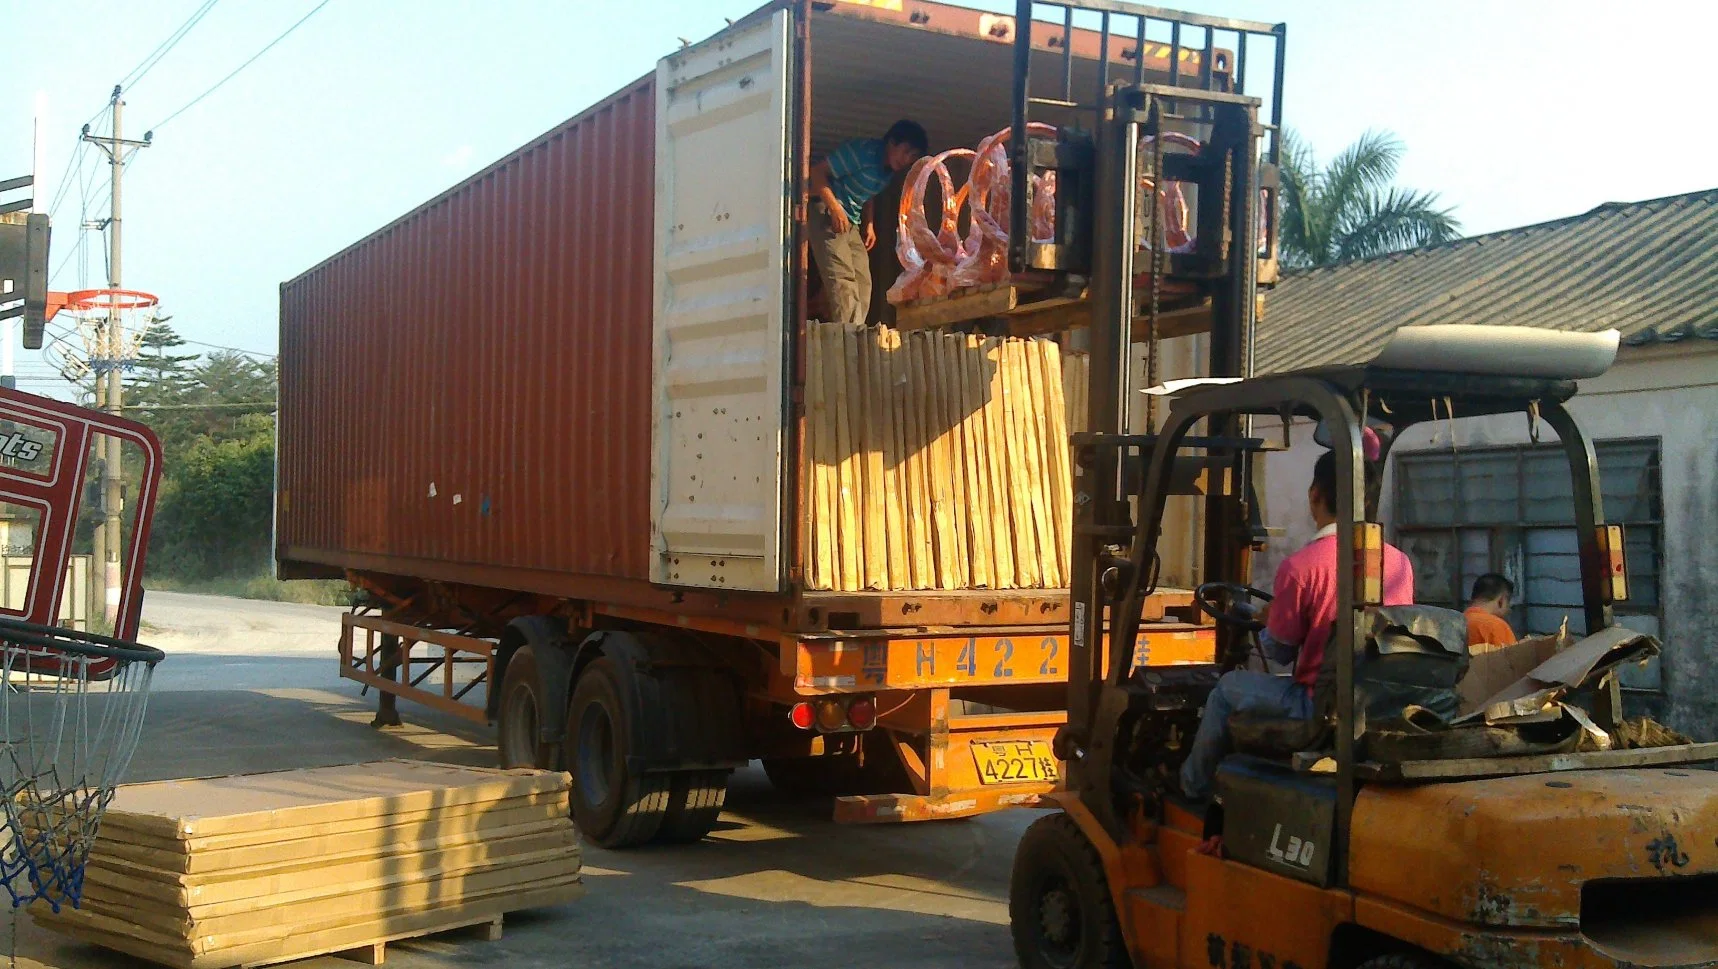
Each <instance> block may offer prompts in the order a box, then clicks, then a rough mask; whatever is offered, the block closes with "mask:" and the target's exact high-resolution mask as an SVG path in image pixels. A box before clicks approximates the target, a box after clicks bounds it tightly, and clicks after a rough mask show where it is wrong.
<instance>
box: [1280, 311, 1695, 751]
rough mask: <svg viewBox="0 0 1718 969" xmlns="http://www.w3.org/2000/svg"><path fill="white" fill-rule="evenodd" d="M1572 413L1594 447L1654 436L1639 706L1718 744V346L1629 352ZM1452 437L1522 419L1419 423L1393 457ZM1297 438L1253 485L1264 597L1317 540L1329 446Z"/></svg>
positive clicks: (1388, 490)
mask: <svg viewBox="0 0 1718 969" xmlns="http://www.w3.org/2000/svg"><path fill="white" fill-rule="evenodd" d="M1569 410H1570V413H1572V414H1573V415H1574V417H1575V419H1576V420H1577V421H1579V422H1580V424H1581V427H1582V429H1583V430H1584V431H1585V432H1586V434H1587V436H1588V437H1589V438H1591V439H1593V440H1606V439H1614V438H1642V437H1657V438H1658V439H1659V442H1660V443H1659V454H1660V468H1661V482H1660V489H1661V497H1662V505H1663V509H1664V526H1663V532H1662V535H1663V544H1662V556H1663V562H1662V569H1663V571H1662V574H1661V577H1660V596H1661V603H1662V605H1661V610H1662V613H1663V636H1662V638H1663V640H1664V647H1665V651H1664V657H1663V670H1664V678H1663V682H1664V699H1663V702H1662V704H1660V703H1655V702H1651V701H1650V700H1649V698H1645V697H1640V698H1637V701H1636V702H1637V703H1639V704H1640V705H1641V708H1643V709H1647V710H1651V711H1652V712H1655V713H1658V712H1662V715H1663V717H1664V718H1665V719H1666V720H1667V722H1668V723H1669V724H1670V725H1671V726H1673V727H1675V728H1677V729H1679V730H1682V731H1684V732H1686V733H1690V734H1693V735H1694V736H1695V737H1696V738H1697V739H1701V740H1712V739H1718V665H1715V664H1714V662H1713V660H1714V658H1715V657H1718V584H1715V583H1714V582H1713V581H1712V579H1711V577H1712V576H1714V575H1718V343H1713V342H1710V341H1690V342H1685V343H1678V344H1672V345H1668V346H1649V347H1642V348H1626V347H1625V348H1624V349H1623V351H1622V353H1621V354H1620V355H1619V358H1618V362H1617V364H1616V365H1615V366H1614V367H1612V368H1611V370H1610V371H1609V372H1608V373H1606V374H1604V375H1602V376H1600V377H1598V378H1595V379H1593V380H1586V381H1582V382H1581V392H1580V394H1579V395H1578V396H1577V397H1575V398H1574V400H1572V401H1571V402H1570V404H1569ZM1257 433H1259V434H1260V435H1261V436H1265V437H1268V438H1277V437H1280V435H1281V433H1282V431H1281V427H1280V425H1279V424H1278V423H1277V422H1276V421H1274V420H1269V419H1263V420H1260V421H1258V423H1257ZM1452 434H1453V436H1454V445H1455V446H1457V447H1484V446H1489V445H1506V444H1522V443H1526V442H1527V440H1528V435H1527V420H1526V418H1525V417H1524V416H1522V415H1519V414H1509V415H1499V416H1495V417H1485V418H1472V419H1465V420H1464V419H1458V420H1456V421H1454V422H1453V423H1452V422H1440V423H1438V424H1429V423H1428V424H1422V425H1418V426H1416V427H1413V428H1409V429H1408V430H1407V431H1405V432H1404V433H1403V434H1402V436H1401V438H1400V439H1399V440H1398V441H1397V443H1396V445H1395V448H1394V451H1393V453H1400V452H1405V451H1413V450H1425V449H1428V448H1432V447H1439V448H1449V447H1450V446H1451V443H1452V442H1451V435H1452ZM1290 437H1291V441H1292V446H1291V447H1290V448H1289V449H1288V450H1286V451H1279V452H1276V453H1273V454H1271V455H1269V456H1268V457H1267V458H1266V459H1265V461H1264V462H1263V465H1264V469H1263V472H1262V475H1261V477H1262V480H1260V481H1257V482H1256V483H1255V484H1256V488H1257V490H1258V493H1259V494H1260V496H1261V502H1262V503H1263V506H1264V507H1263V515H1264V520H1265V524H1266V525H1267V526H1269V527H1273V528H1278V529H1281V532H1280V533H1278V534H1275V535H1273V539H1272V542H1271V545H1270V547H1269V548H1268V549H1266V550H1265V552H1264V553H1262V554H1261V555H1259V556H1257V557H1255V559H1254V570H1253V579H1254V584H1255V585H1259V586H1260V587H1261V588H1266V589H1268V588H1269V587H1270V582H1271V578H1272V576H1273V575H1275V573H1276V567H1277V564H1278V563H1279V562H1281V560H1282V558H1283V557H1284V556H1285V555H1287V554H1288V553H1290V552H1292V551H1294V550H1295V549H1297V548H1299V547H1300V546H1301V545H1303V544H1305V543H1306V541H1307V540H1308V539H1309V538H1310V537H1311V535H1312V532H1313V527H1312V521H1311V519H1310V518H1309V517H1308V514H1307V506H1306V487H1307V482H1308V481H1309V480H1310V478H1311V476H1312V465H1313V463H1314V462H1315V461H1316V460H1317V459H1318V456H1319V454H1321V453H1322V452H1323V449H1322V448H1320V447H1319V446H1318V445H1317V444H1314V443H1313V441H1312V425H1311V424H1310V422H1304V421H1299V422H1295V426H1294V427H1293V428H1292V429H1291V434H1290ZM1548 439H1551V440H1554V437H1553V435H1551V434H1550V432H1549V429H1546V430H1544V431H1543V432H1542V433H1541V440H1548ZM1394 466H1395V462H1393V461H1392V462H1391V463H1390V466H1389V467H1387V468H1386V469H1385V481H1384V488H1383V501H1382V503H1381V505H1380V511H1379V514H1380V517H1381V518H1382V519H1383V521H1384V523H1385V526H1386V528H1389V526H1390V521H1391V511H1392V509H1391V502H1392V497H1393V495H1394V492H1395V482H1394V480H1393V476H1394V472H1395V467H1394ZM1631 709H1632V708H1631Z"/></svg>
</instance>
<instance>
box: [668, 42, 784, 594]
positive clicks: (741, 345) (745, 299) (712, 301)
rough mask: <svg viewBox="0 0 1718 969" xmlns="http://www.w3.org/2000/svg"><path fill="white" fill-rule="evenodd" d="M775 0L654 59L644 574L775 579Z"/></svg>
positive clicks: (780, 108) (780, 58) (749, 585)
mask: <svg viewBox="0 0 1718 969" xmlns="http://www.w3.org/2000/svg"><path fill="white" fill-rule="evenodd" d="M791 30H792V20H791V15H790V13H789V12H788V11H785V10H783V11H777V12H776V13H774V14H772V15H771V16H769V17H768V18H767V19H763V18H760V19H759V20H758V21H756V22H755V23H751V24H746V25H742V26H739V27H736V28H731V29H729V30H725V31H723V32H722V33H721V34H718V35H717V36H715V37H713V38H711V39H710V40H708V41H705V42H704V43H702V44H698V45H696V46H694V47H688V48H685V49H683V50H681V51H679V52H677V53H675V54H674V55H673V56H671V57H666V58H663V59H662V60H661V61H660V62H658V64H657V67H656V269H655V272H656V313H655V323H654V326H655V332H654V339H655V347H654V352H653V361H652V367H651V369H652V377H653V381H654V388H655V412H654V416H655V421H654V425H653V428H652V435H653V440H652V442H651V443H652V454H651V466H650V472H651V474H650V477H651V489H652V494H651V498H652V504H651V520H650V524H651V543H652V552H653V555H652V559H651V567H650V578H651V581H653V582H658V583H661V584H665V585H678V586H706V587H713V588H723V589H744V590H753V591H767V592H774V591H776V590H778V589H780V588H781V586H782V571H783V568H782V556H781V549H782V521H781V500H782V497H781V496H782V480H783V464H782V462H783V423H784V422H783V411H784V406H785V405H784V396H783V392H782V384H783V376H784V371H785V367H784V362H783V361H784V357H783V353H784V350H783V321H784V319H785V317H786V303H787V274H786V267H785V260H786V258H787V242H788V240H790V239H792V238H793V233H792V227H791V225H790V222H789V220H790V216H791V208H790V206H789V192H790V184H791V183H790V180H789V168H788V165H789V156H790V155H791V149H790V147H789V124H788V117H789V101H788V90H789V88H788V78H789V76H790V60H791V53H792V52H791V48H790V46H789V44H790V37H791V36H792V34H791Z"/></svg>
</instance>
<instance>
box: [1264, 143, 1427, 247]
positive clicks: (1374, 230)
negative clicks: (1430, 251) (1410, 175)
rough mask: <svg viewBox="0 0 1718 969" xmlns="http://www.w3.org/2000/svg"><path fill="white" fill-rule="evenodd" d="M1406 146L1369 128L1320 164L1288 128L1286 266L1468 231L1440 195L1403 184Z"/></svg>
mask: <svg viewBox="0 0 1718 969" xmlns="http://www.w3.org/2000/svg"><path fill="white" fill-rule="evenodd" d="M1403 150H1404V149H1403V146H1402V143H1401V142H1400V141H1398V140H1397V139H1396V137H1395V136H1394V135H1392V134H1390V133H1389V132H1382V131H1368V132H1366V133H1365V134H1364V135H1361V136H1360V140H1358V141H1356V142H1355V143H1354V144H1352V145H1349V146H1348V147H1347V148H1345V149H1343V150H1342V152H1341V153H1340V154H1338V155H1337V156H1336V157H1335V158H1334V159H1332V160H1331V162H1330V164H1329V165H1327V166H1324V167H1320V166H1319V163H1318V159H1317V158H1316V157H1315V156H1314V155H1313V153H1312V150H1311V149H1310V148H1308V147H1307V146H1306V144H1305V143H1304V142H1302V141H1301V140H1300V138H1298V137H1297V136H1296V135H1295V133H1294V132H1292V131H1289V132H1285V133H1284V138H1283V151H1282V231H1281V245H1282V255H1283V261H1284V263H1285V264H1287V265H1288V266H1290V267H1292V268H1305V267H1309V266H1328V265H1331V264H1333V263H1339V262H1347V261H1348V260H1351V259H1365V258H1367V257H1368V256H1377V255H1382V254H1384V253H1386V252H1395V251H1397V250H1399V249H1409V248H1413V247H1415V246H1426V245H1432V244H1435V243H1439V242H1448V241H1449V240H1451V239H1454V238H1456V237H1457V236H1458V235H1459V234H1460V231H1461V223H1460V222H1458V221H1457V220H1456V218H1455V216H1453V215H1452V214H1451V211H1452V210H1451V209H1449V208H1443V207H1440V199H1439V198H1438V194H1437V193H1436V192H1416V191H1413V190H1412V189H1404V188H1398V187H1396V186H1394V185H1392V184H1391V183H1392V182H1393V181H1395V178H1396V170H1397V168H1398V167H1399V166H1400V164H1401V161H1402V153H1403Z"/></svg>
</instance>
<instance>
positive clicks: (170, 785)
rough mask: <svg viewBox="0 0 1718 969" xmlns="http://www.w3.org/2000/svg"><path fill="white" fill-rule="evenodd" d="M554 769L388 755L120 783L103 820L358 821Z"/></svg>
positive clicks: (466, 797) (535, 787)
mask: <svg viewBox="0 0 1718 969" xmlns="http://www.w3.org/2000/svg"><path fill="white" fill-rule="evenodd" d="M571 780H572V778H571V777H570V775H568V774H565V773H560V772H554V771H535V770H499V769H492V768H480V767H457V766H452V765H448V764H431V763H425V762H422V761H409V760H390V761H378V762H375V763H369V764H350V765H345V766H341V767H317V768H309V769H304V770H290V771H277V772H274V773H269V774H240V775H232V776H228V777H209V778H199V779H194V780H180V781H157V782H154V783H149V784H126V785H122V786H121V787H120V788H119V790H118V791H117V792H116V793H115V795H114V799H113V804H112V805H111V806H110V807H109V808H108V810H107V816H106V817H105V819H104V820H103V822H102V826H103V827H104V828H107V827H108V826H110V825H111V826H112V831H113V832H114V834H115V836H116V837H117V838H118V840H125V837H124V833H125V832H136V833H138V834H143V835H150V836H154V837H158V838H173V839H178V840H184V839H188V838H192V837H198V836H206V835H218V834H232V833H236V832H255V831H267V830H270V829H276V828H281V827H287V826H294V825H308V824H320V823H327V822H342V821H347V822H350V821H359V820H364V819H371V818H377V817H384V816H390V815H396V814H401V813H404V812H409V811H423V810H432V809H445V808H448V807H453V806H456V805H469V804H483V803H490V802H493V801H496V800H498V799H500V798H504V797H510V796H517V795H522V794H538V793H550V792H556V791H561V792H564V791H566V790H567V789H568V787H569V785H570V784H571Z"/></svg>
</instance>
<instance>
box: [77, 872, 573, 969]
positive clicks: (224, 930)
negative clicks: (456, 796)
mask: <svg viewBox="0 0 1718 969" xmlns="http://www.w3.org/2000/svg"><path fill="white" fill-rule="evenodd" d="M578 872H579V865H578V861H577V859H574V858H569V857H566V856H565V855H563V854H560V853H558V852H554V851H544V852H538V853H536V854H535V855H532V856H524V857H521V858H519V859H517V860H516V861H510V862H508V863H505V864H502V865H492V866H488V867H483V868H473V869H470V870H466V871H448V872H436V873H434V874H432V875H426V876H423V877H412V876H396V877H393V878H389V879H379V880H377V881H375V882H372V883H370V884H369V885H368V886H367V887H360V886H353V890H352V891H349V892H344V893H334V894H327V893H323V895H322V897H301V896H309V895H311V894H312V893H309V892H304V893H297V894H295V895H288V896H282V897H281V898H280V899H279V900H278V901H277V900H276V899H249V900H246V901H244V902H233V903H228V904H226V905H222V906H210V908H211V909H213V910H215V911H225V912H226V914H218V915H207V916H203V915H198V916H188V915H187V913H186V912H185V910H184V909H182V908H175V907H173V906H167V905H157V904H152V903H150V902H148V901H146V900H143V899H140V898H136V897H133V902H134V903H135V904H127V905H120V904H113V903H109V902H105V901H97V900H93V899H92V900H90V902H89V903H87V904H88V905H89V908H88V911H91V912H99V913H101V914H103V915H108V916H111V917H114V918H120V919H124V920H125V921H126V922H128V923H130V924H133V925H136V926H137V927H139V928H143V929H148V930H150V931H153V932H156V933H158V934H160V935H162V936H163V937H169V938H176V939H191V940H194V941H195V944H198V945H202V946H204V947H206V948H210V949H217V948H226V947H227V946H230V945H240V944H246V943H249V942H255V941H259V940H263V939H270V938H276V937H279V936H283V935H290V934H293V933H297V932H314V931H317V930H320V929H326V928H336V927H338V926H341V925H349V924H351V923H353V922H363V921H372V920H374V919H377V918H383V917H386V916H389V915H399V914H404V913H408V912H415V911H419V910H421V909H426V908H436V907H440V906H446V905H452V904H457V903H458V902H460V901H461V900H463V899H466V898H470V897H474V896H479V895H484V894H488V893H490V892H497V891H506V890H510V889H513V888H516V887H517V886H519V885H526V884H530V883H533V882H539V881H543V880H546V879H554V878H575V877H578Z"/></svg>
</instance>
